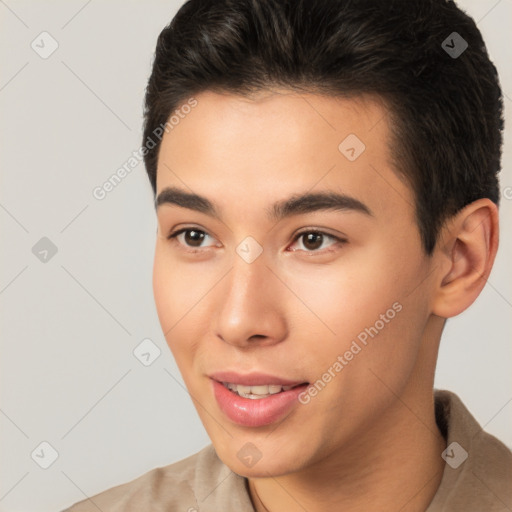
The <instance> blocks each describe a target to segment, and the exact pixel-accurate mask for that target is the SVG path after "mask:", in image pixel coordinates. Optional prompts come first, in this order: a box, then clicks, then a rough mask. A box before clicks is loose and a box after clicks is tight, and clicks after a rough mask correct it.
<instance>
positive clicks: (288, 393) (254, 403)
mask: <svg viewBox="0 0 512 512" xmlns="http://www.w3.org/2000/svg"><path fill="white" fill-rule="evenodd" d="M209 377H210V381H211V383H212V386H213V388H212V391H213V395H214V397H215V400H216V401H217V404H218V406H219V408H220V410H221V411H222V413H223V414H224V415H225V417H226V418H227V419H229V420H231V421H232V422H234V423H236V424H238V425H241V426H244V427H263V426H266V425H270V424H272V423H275V422H277V421H280V420H282V419H283V418H284V417H286V416H287V415H288V414H290V413H291V412H292V410H293V409H294V408H296V407H297V406H298V405H300V402H299V400H298V397H299V395H300V394H301V393H302V392H303V391H304V390H305V389H307V387H308V386H309V383H308V382H305V381H298V380H297V381H292V380H287V379H282V378H279V377H274V376H271V375H266V374H255V373H253V374H249V375H241V374H237V373H234V372H222V373H217V374H213V375H209Z"/></svg>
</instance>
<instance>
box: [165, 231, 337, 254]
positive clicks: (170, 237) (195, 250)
mask: <svg viewBox="0 0 512 512" xmlns="http://www.w3.org/2000/svg"><path fill="white" fill-rule="evenodd" d="M187 231H197V232H199V233H204V234H205V235H208V233H207V232H206V231H203V230H202V229H196V228H191V227H188V228H181V229H178V230H176V231H173V232H171V233H170V234H169V235H168V236H167V239H168V240H174V239H176V238H177V237H178V236H179V235H180V234H181V233H185V232H187ZM311 233H312V234H315V235H322V236H324V237H327V238H331V239H333V240H335V241H336V243H340V244H342V245H343V244H345V243H347V240H346V239H345V238H341V237H337V236H334V235H331V234H329V233H326V232H325V231H321V230H318V229H311V228H310V229H304V230H302V231H300V232H299V233H297V234H296V235H295V237H294V239H293V243H295V242H297V240H299V239H300V237H301V236H304V235H307V234H311ZM180 245H182V244H180ZM333 245H335V244H333ZM182 247H184V249H183V250H184V251H186V252H189V253H192V254H196V253H199V252H203V251H204V250H205V248H191V247H189V246H186V245H185V246H183V245H182ZM329 247H331V246H329ZM207 248H210V247H207ZM302 252H306V253H309V254H322V253H324V252H332V249H331V250H329V249H323V250H312V251H302Z"/></svg>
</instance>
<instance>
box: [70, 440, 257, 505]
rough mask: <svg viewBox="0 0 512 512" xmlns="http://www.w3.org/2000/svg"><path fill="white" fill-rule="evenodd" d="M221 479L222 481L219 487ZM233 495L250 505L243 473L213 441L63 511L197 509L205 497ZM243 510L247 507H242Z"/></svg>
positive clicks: (222, 497)
mask: <svg viewBox="0 0 512 512" xmlns="http://www.w3.org/2000/svg"><path fill="white" fill-rule="evenodd" d="M219 482H223V484H222V486H221V487H220V489H218V488H219ZM230 496H232V497H233V498H234V499H235V500H237V499H238V500H239V501H240V503H241V504H244V505H245V509H246V510H248V511H251V510H252V508H247V506H248V504H249V502H248V501H247V500H248V494H247V492H246V487H245V480H244V478H243V477H241V476H239V475H236V474H235V473H233V472H232V471H231V470H230V469H229V468H228V467H227V466H225V465H224V464H223V463H222V461H221V460H220V459H219V458H218V456H217V454H216V452H215V450H214V448H213V446H212V445H211V444H210V445H208V446H207V447H206V448H204V449H202V450H201V451H200V452H198V453H196V454H194V455H192V456H190V457H187V458H186V459H183V460H180V461H179V462H175V463H174V464H170V465H168V466H164V467H159V468H155V469H153V470H151V471H148V472H147V473H145V474H143V475H142V476H140V477H138V478H136V479H135V480H132V481H130V482H127V483H124V484H122V485H118V486H116V487H112V488H111V489H108V490H106V491H103V492H101V493H99V494H96V495H95V496H91V497H89V498H87V499H85V500H82V501H80V502H78V503H75V504H74V505H73V506H71V507H70V508H67V509H65V510H63V511H62V512H93V511H94V512H97V511H98V510H102V511H103V512H121V511H122V512H136V511H137V512H140V511H141V510H151V511H155V512H157V511H162V512H163V511H168V510H178V509H179V510H182V511H183V512H187V511H190V512H194V511H196V510H199V507H200V506H201V510H203V508H204V507H203V505H204V503H202V502H203V501H205V500H207V499H210V500H217V501H218V502H219V503H222V502H223V501H225V500H226V499H230V498H229V497H230ZM241 510H244V508H242V509H241Z"/></svg>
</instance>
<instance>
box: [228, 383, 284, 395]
mask: <svg viewBox="0 0 512 512" xmlns="http://www.w3.org/2000/svg"><path fill="white" fill-rule="evenodd" d="M222 384H224V386H226V387H227V388H228V389H230V390H231V391H234V392H235V393H238V394H239V395H240V396H243V397H244V398H265V397H267V396H270V395H275V394H276V393H280V392H281V391H288V390H289V389H292V387H293V386H281V385H280V384H263V385H262V386H244V385H243V384H233V383H232V382H223V383H222Z"/></svg>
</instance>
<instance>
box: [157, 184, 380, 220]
mask: <svg viewBox="0 0 512 512" xmlns="http://www.w3.org/2000/svg"><path fill="white" fill-rule="evenodd" d="M163 204H172V205H176V206H180V207H182V208H188V209H189V210H195V211H197V212H200V213H204V214H206V215H209V216H211V217H214V218H216V219H218V220H221V215H220V212H219V210H218V208H217V207H216V206H215V204H214V203H212V202H211V201H210V200H209V199H207V198H206V197H203V196H201V195H198V194H194V193H191V192H186V191H185V190H182V189H180V188H177V187H166V188H164V189H163V190H162V191H161V192H160V193H159V194H158V197H157V198H156V200H155V208H156V209H158V207H159V206H161V205H163ZM321 210H334V211H355V212H359V213H363V214H365V215H368V216H373V213H372V211H371V210H370V208H368V206H366V205H365V204H364V203H362V202H361V201H359V200H358V199H356V198H354V197H351V196H348V195H346V194H340V193H337V192H331V191H329V192H315V193H304V194H295V195H293V196H291V197H289V198H288V199H284V200H281V201H277V202H276V203H274V204H273V205H272V206H271V207H270V208H267V209H266V213H267V217H268V218H269V219H270V220H274V221H279V220H282V219H284V218H286V217H291V216H293V215H300V214H305V213H311V212H316V211H321Z"/></svg>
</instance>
